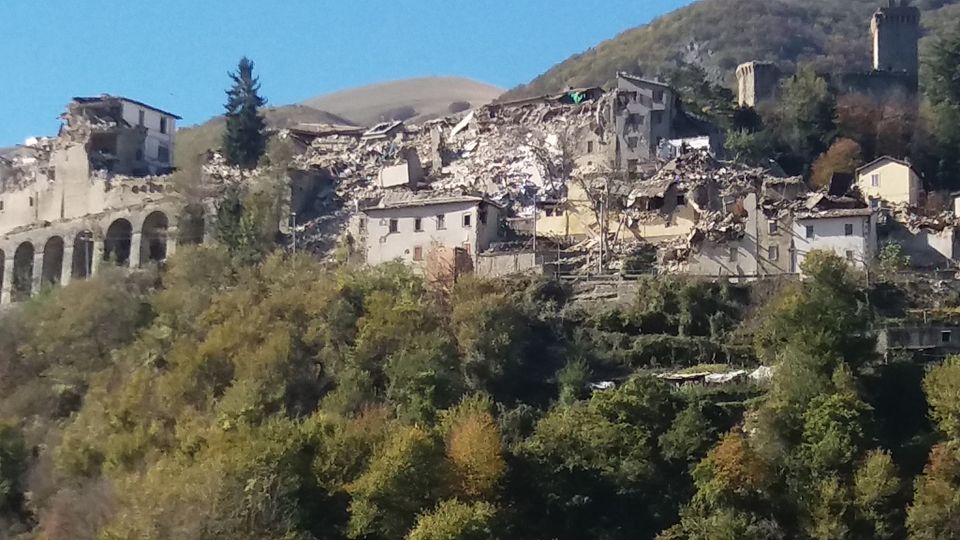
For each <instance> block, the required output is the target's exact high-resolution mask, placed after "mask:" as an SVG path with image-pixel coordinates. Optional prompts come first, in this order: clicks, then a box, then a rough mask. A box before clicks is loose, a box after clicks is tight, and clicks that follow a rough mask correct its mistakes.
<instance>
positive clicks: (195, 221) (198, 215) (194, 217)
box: [177, 204, 206, 245]
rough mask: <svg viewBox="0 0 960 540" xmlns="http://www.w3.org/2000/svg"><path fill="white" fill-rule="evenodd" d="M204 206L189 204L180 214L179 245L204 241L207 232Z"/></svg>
mask: <svg viewBox="0 0 960 540" xmlns="http://www.w3.org/2000/svg"><path fill="white" fill-rule="evenodd" d="M203 216H204V211H203V206H202V205H199V204H189V205H187V206H186V207H184V209H183V212H182V213H181V214H180V227H179V235H178V236H177V244H178V245H196V244H202V243H203V235H204V234H206V230H205V229H206V222H205V221H204V217H203Z"/></svg>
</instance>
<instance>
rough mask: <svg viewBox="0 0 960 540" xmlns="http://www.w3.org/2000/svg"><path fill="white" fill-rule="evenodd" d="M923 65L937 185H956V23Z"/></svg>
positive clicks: (959, 42)
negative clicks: (930, 119)
mask: <svg viewBox="0 0 960 540" xmlns="http://www.w3.org/2000/svg"><path fill="white" fill-rule="evenodd" d="M925 68H926V70H925V77H924V90H925V93H926V96H927V98H928V99H929V100H930V104H931V109H932V110H931V112H932V113H933V114H932V119H933V131H934V137H935V139H936V150H937V152H936V153H937V155H938V158H939V160H938V161H939V162H938V164H937V171H936V173H937V180H938V184H939V185H940V186H943V187H946V188H956V187H957V178H960V24H958V25H956V26H955V27H954V29H953V30H952V31H951V32H950V33H948V34H946V35H943V36H942V37H941V38H940V39H939V40H938V41H937V42H936V43H935V45H934V46H933V54H932V55H931V56H930V59H929V61H928V62H927V63H926V65H925Z"/></svg>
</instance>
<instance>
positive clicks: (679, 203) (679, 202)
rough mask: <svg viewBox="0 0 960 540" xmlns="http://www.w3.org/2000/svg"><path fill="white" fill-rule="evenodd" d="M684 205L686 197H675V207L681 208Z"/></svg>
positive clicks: (682, 195)
mask: <svg viewBox="0 0 960 540" xmlns="http://www.w3.org/2000/svg"><path fill="white" fill-rule="evenodd" d="M685 204H687V197H686V196H685V195H684V194H683V193H681V194H679V195H677V206H683V205H685Z"/></svg>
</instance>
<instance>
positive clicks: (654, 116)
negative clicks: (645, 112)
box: [650, 111, 663, 126]
mask: <svg viewBox="0 0 960 540" xmlns="http://www.w3.org/2000/svg"><path fill="white" fill-rule="evenodd" d="M650 120H651V121H652V122H653V124H654V125H656V126H659V125H660V124H662V123H663V111H653V112H652V113H650Z"/></svg>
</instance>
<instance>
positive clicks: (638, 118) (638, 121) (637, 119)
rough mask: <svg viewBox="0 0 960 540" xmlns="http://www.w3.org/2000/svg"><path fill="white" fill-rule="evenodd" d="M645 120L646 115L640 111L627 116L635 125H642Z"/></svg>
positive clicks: (628, 120) (629, 122)
mask: <svg viewBox="0 0 960 540" xmlns="http://www.w3.org/2000/svg"><path fill="white" fill-rule="evenodd" d="M644 120H645V118H644V116H643V115H642V114H639V113H630V115H629V116H627V123H628V124H630V125H631V126H633V127H640V126H642V125H643V121H644Z"/></svg>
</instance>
